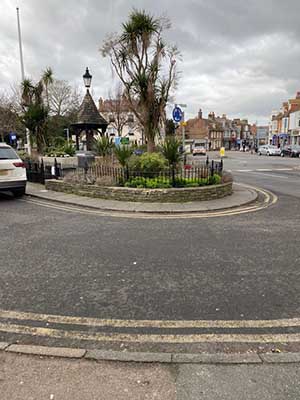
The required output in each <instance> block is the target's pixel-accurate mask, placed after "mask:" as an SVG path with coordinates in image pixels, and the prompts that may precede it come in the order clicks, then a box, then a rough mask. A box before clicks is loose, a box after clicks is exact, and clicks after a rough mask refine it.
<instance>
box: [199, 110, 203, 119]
mask: <svg viewBox="0 0 300 400" xmlns="http://www.w3.org/2000/svg"><path fill="white" fill-rule="evenodd" d="M198 118H199V119H202V110H201V108H200V110H199V112H198Z"/></svg>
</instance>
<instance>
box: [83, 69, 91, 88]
mask: <svg viewBox="0 0 300 400" xmlns="http://www.w3.org/2000/svg"><path fill="white" fill-rule="evenodd" d="M82 77H83V82H84V86H85V87H86V90H87V91H88V90H89V88H90V87H91V83H92V75H91V74H90V71H89V69H88V67H86V71H85V74H84V75H83V76H82Z"/></svg>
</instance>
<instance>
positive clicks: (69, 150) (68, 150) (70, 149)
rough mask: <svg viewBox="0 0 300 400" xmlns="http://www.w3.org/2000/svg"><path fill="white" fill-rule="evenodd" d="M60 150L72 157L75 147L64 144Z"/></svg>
mask: <svg viewBox="0 0 300 400" xmlns="http://www.w3.org/2000/svg"><path fill="white" fill-rule="evenodd" d="M62 150H63V151H64V153H65V154H68V155H69V156H70V157H73V156H74V155H75V153H76V150H75V147H74V146H73V144H72V143H71V142H69V143H66V144H65V145H64V146H63V148H62Z"/></svg>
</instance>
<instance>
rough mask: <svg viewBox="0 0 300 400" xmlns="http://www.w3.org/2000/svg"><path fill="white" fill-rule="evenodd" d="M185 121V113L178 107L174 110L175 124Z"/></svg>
mask: <svg viewBox="0 0 300 400" xmlns="http://www.w3.org/2000/svg"><path fill="white" fill-rule="evenodd" d="M182 119H183V112H182V110H181V108H180V107H178V106H176V107H174V110H173V120H174V121H175V122H180V121H181V120H182Z"/></svg>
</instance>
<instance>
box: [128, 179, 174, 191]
mask: <svg viewBox="0 0 300 400" xmlns="http://www.w3.org/2000/svg"><path fill="white" fill-rule="evenodd" d="M125 186H126V187H132V188H139V189H141V188H147V189H165V188H171V187H172V185H171V183H170V180H169V179H163V178H154V179H153V178H143V177H136V178H131V179H130V180H129V181H127V182H126V183H125Z"/></svg>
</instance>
